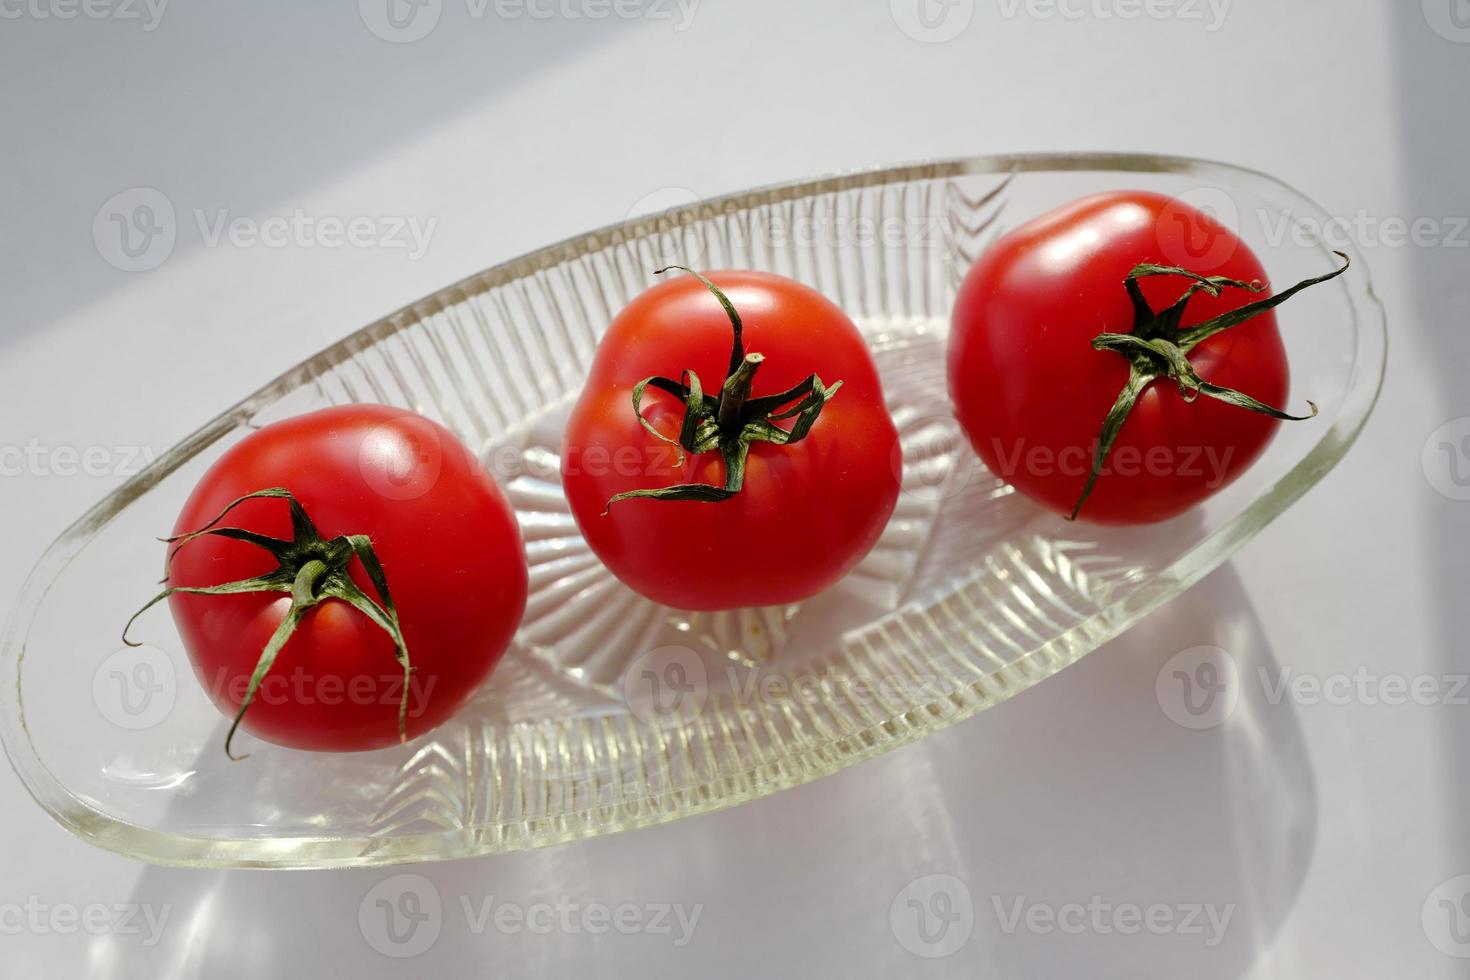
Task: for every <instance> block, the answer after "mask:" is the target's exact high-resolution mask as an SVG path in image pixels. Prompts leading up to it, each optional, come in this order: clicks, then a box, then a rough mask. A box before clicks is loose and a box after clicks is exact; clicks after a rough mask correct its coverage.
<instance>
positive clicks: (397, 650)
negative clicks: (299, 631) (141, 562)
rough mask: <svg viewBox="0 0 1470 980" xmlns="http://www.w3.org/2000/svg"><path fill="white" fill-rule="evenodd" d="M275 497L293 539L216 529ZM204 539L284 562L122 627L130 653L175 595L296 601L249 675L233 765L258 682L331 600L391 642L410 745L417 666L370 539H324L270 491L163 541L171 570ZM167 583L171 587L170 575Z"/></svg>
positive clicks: (297, 508) (195, 591)
mask: <svg viewBox="0 0 1470 980" xmlns="http://www.w3.org/2000/svg"><path fill="white" fill-rule="evenodd" d="M271 498H278V499H283V500H285V501H286V502H287V503H288V504H289V505H290V507H291V528H292V537H291V540H289V541H287V540H284V539H282V538H273V537H270V536H269V535H265V534H259V533H257V532H255V531H249V530H246V529H245V528H241V527H219V526H218V525H219V522H220V521H222V520H224V519H225V518H226V517H227V516H229V513H230V512H231V511H232V510H234V509H235V508H236V507H238V506H240V505H241V504H243V503H244V502H245V501H247V500H260V499H271ZM206 535H209V536H214V537H221V538H229V539H231V540H234V541H243V542H245V543H246V544H251V545H255V546H256V547H258V548H262V549H264V550H266V551H268V552H270V553H271V555H272V556H273V557H274V558H275V559H276V561H277V562H278V563H279V564H278V565H277V567H276V568H275V569H274V570H272V571H270V572H267V573H266V574H264V575H261V576H259V577H257V578H248V579H241V580H239V581H237V582H225V583H223V584H221V585H208V586H174V587H172V588H168V589H165V590H164V591H162V592H160V593H159V594H158V595H156V596H154V597H153V598H152V599H150V600H149V601H148V604H147V605H145V606H144V607H143V608H142V609H139V610H138V611H137V612H136V613H134V614H133V618H132V619H129V620H128V623H127V626H125V627H123V642H124V643H126V644H127V645H128V646H130V647H136V646H139V644H137V643H134V642H133V641H132V640H129V639H128V630H129V629H131V628H132V626H133V623H134V622H135V621H136V620H137V618H138V617H139V616H141V615H143V613H145V612H147V611H148V610H149V609H151V608H153V607H154V606H155V605H157V604H158V603H160V602H162V601H163V600H164V599H167V598H168V597H169V596H171V595H176V594H178V593H185V594H189V595H239V594H241V593H246V592H280V593H284V594H286V595H289V596H290V597H291V606H290V608H289V609H287V610H286V615H285V616H284V617H283V618H282V619H281V622H280V625H279V626H277V627H276V630H275V632H274V633H272V634H271V638H270V640H269V641H268V642H267V643H266V645H265V649H263V650H262V651H261V652H260V658H259V659H258V660H257V661H256V664H255V670H254V671H253V672H252V673H251V675H250V684H249V686H248V687H247V688H246V690H245V696H244V698H242V699H241V701H240V707H239V709H238V710H237V711H236V712H235V717H234V720H233V721H232V722H231V724H230V730H229V733H228V734H227V735H226V736H225V754H226V755H228V756H229V757H230V758H231V759H244V758H246V756H236V755H234V754H233V753H231V752H230V743H231V742H232V741H233V740H234V737H235V730H236V729H237V728H239V727H240V721H241V719H243V718H244V717H245V712H246V710H247V709H248V708H249V707H250V704H251V702H252V701H254V700H255V695H256V692H257V691H258V690H259V689H260V684H261V682H262V681H263V680H264V679H265V676H266V674H268V673H269V672H270V669H271V667H272V666H273V665H274V664H275V662H276V656H277V655H278V654H279V653H280V652H281V648H282V647H284V646H285V645H286V641H287V640H289V639H290V638H291V636H292V634H293V633H295V632H296V627H297V626H298V625H300V623H301V620H302V619H303V618H304V617H305V616H306V614H307V612H308V611H310V610H311V609H312V608H314V607H315V606H317V605H319V604H321V603H322V602H323V601H325V600H327V599H340V600H342V601H343V602H345V603H347V604H348V605H350V606H352V607H353V608H354V609H356V610H358V611H359V612H361V613H362V614H363V615H364V616H366V617H367V618H368V619H370V620H372V621H373V623H374V624H376V625H377V626H378V627H380V628H381V629H382V630H383V631H384V632H386V633H387V634H388V635H389V636H390V637H392V638H393V649H394V652H393V655H394V657H395V658H396V659H397V661H398V665H399V666H400V667H401V668H402V669H403V693H402V695H401V697H400V699H399V703H398V738H399V740H400V741H404V740H406V739H407V737H408V692H409V681H410V676H411V675H412V673H413V667H412V665H411V664H410V663H409V659H408V647H407V645H406V644H405V643H404V641H403V630H402V628H401V627H400V626H399V622H398V610H397V609H396V608H395V607H394V605H393V597H392V595H391V594H390V593H389V592H388V579H387V577H386V576H385V575H384V574H383V566H382V563H381V562H379V561H378V556H377V553H376V552H375V551H374V550H373V545H372V542H371V541H370V540H369V539H368V536H367V535H365V534H343V535H338V536H337V537H335V538H330V539H324V538H323V537H322V536H321V533H320V532H319V531H318V530H317V529H316V525H315V524H313V523H312V520H311V518H310V517H309V516H308V515H307V513H306V509H305V508H304V507H302V506H301V504H300V502H298V501H297V500H296V498H295V497H294V496H292V495H291V491H289V490H286V489H284V488H281V487H272V488H271V489H269V490H259V491H256V492H255V493H251V494H246V495H245V496H243V497H241V498H239V499H238V500H236V501H234V502H233V503H231V504H230V505H229V506H228V507H226V508H225V509H224V510H223V511H221V512H220V515H219V516H218V517H216V518H215V519H214V520H212V521H210V522H209V523H208V524H206V525H205V526H204V527H202V528H200V529H199V530H197V531H191V532H189V533H188V534H180V535H176V536H174V537H171V538H164V539H163V541H164V542H165V543H167V544H170V545H173V548H172V550H170V551H169V554H168V564H167V565H166V566H165V567H166V568H167V567H171V566H172V563H173V559H174V556H175V555H177V554H178V553H179V551H180V549H182V548H184V547H186V546H187V545H188V544H189V543H190V542H192V541H194V540H196V539H198V538H201V537H204V536H206ZM354 556H355V557H356V558H357V559H358V560H359V561H360V562H362V567H363V569H364V570H365V571H366V572H367V575H368V579H369V581H371V582H372V584H373V589H374V590H375V591H376V592H377V593H378V598H376V599H374V598H373V597H372V596H369V595H368V594H367V593H366V592H364V591H363V590H362V589H360V588H358V586H357V583H356V582H354V581H353V580H352V577H351V576H350V575H349V574H348V566H349V565H350V564H351V562H352V559H353V557H354ZM164 581H167V578H166V577H165V579H164Z"/></svg>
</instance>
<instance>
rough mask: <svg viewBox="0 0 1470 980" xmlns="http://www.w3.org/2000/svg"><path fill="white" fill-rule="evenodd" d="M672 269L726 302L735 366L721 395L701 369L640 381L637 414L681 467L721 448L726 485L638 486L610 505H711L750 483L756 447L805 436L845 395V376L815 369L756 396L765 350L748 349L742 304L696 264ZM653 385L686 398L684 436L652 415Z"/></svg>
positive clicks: (636, 394)
mask: <svg viewBox="0 0 1470 980" xmlns="http://www.w3.org/2000/svg"><path fill="white" fill-rule="evenodd" d="M670 269H679V270H681V271H683V272H687V273H689V274H690V275H692V276H694V277H695V278H697V279H698V280H699V281H700V282H702V283H704V285H705V288H707V289H708V290H709V291H710V292H712V293H714V295H715V298H716V299H718V300H719V301H720V305H721V306H723V307H724V308H725V313H726V315H727V316H729V318H730V326H731V327H732V328H733V330H734V335H735V338H734V343H733V345H732V346H731V349H730V367H729V370H728V372H727V373H726V375H725V380H724V383H723V384H722V385H721V386H720V392H719V394H718V395H709V394H706V393H705V392H704V388H703V386H702V385H701V384H700V380H699V375H697V374H695V373H694V372H693V371H685V372H684V373H683V375H681V376H680V378H679V380H677V381H675V380H674V379H672V378H663V377H652V378H645V379H644V380H642V381H640V382H638V384H636V385H634V386H633V412H634V414H636V415H637V416H638V422H639V423H640V424H641V425H642V426H643V428H645V429H647V430H648V431H649V432H650V433H652V434H653V436H654V437H655V438H658V439H660V440H662V441H664V442H667V443H669V444H670V445H672V446H674V447H675V448H676V449H677V450H678V451H679V460H678V465H679V466H683V465H684V459H685V454H686V453H687V454H689V455H691V456H698V455H700V454H702V453H710V452H718V453H719V454H720V456H721V457H722V458H723V460H724V463H725V483H724V486H714V485H712V484H705V483H683V484H679V485H677V486H672V487H660V488H658V489H654V490H630V491H628V492H627V493H620V494H618V495H617V496H615V497H613V498H612V499H611V500H609V501H608V504H607V506H608V509H609V510H610V509H611V508H612V506H613V504H616V503H619V502H621V501H624V500H633V499H637V498H640V497H643V498H649V499H652V500H701V501H706V502H710V503H719V502H721V501H725V500H729V499H730V498H731V497H733V496H735V495H736V494H737V493H739V492H740V489H741V487H743V486H744V485H745V461H746V458H747V457H748V456H749V455H750V447H751V445H752V444H753V443H757V442H769V443H772V444H774V445H777V446H789V445H791V444H792V443H796V442H800V441H801V440H802V439H805V438H806V436H807V433H809V432H810V431H811V428H812V425H813V423H815V422H816V421H817V417H818V416H820V415H821V414H822V409H823V408H824V407H826V404H827V402H828V401H830V400H831V399H832V396H833V395H835V394H837V389H839V388H841V387H842V382H841V381H839V382H837V383H836V384H834V385H832V386H831V387H828V386H826V385H824V384H823V383H822V379H821V378H819V377H817V376H816V375H815V374H812V375H810V376H808V377H807V378H806V379H805V380H803V381H802V382H801V383H800V384H798V385H796V386H795V387H794V388H790V389H788V390H786V391H783V392H781V393H780V394H776V395H766V396H763V397H760V398H752V397H751V394H752V385H753V383H754V381H755V375H756V371H758V370H759V369H760V366H761V362H762V361H764V360H765V358H764V357H762V356H761V355H760V354H747V353H746V352H745V344H744V338H743V336H742V333H743V330H744V326H743V324H742V323H741V320H740V314H739V312H737V311H736V309H735V305H734V304H733V303H731V302H730V298H729V297H728V296H726V295H725V294H724V292H722V291H721V290H720V288H719V287H718V286H716V285H715V284H714V283H712V282H710V281H709V279H707V278H705V277H704V276H703V275H701V274H700V273H698V272H695V271H694V270H693V269H688V268H685V267H684V266H681V265H675V266H669V267H668V268H665V269H660V270H658V272H657V273H655V274H656V275H662V274H663V273H665V272H668V271H669V270H670ZM649 388H656V389H658V390H659V391H662V392H666V393H667V394H670V395H673V396H674V397H675V398H677V399H679V400H680V401H681V402H682V403H683V404H684V418H683V423H682V424H681V425H680V427H679V437H678V438H677V439H671V438H669V437H668V436H666V435H664V434H663V433H662V432H660V431H658V429H656V428H655V427H654V425H653V423H652V422H650V421H649V420H648V419H647V417H645V416H644V414H643V395H644V393H645V392H646V391H647V390H648V389H649ZM785 419H794V420H795V421H794V422H793V423H792V425H791V428H789V429H783V428H781V427H780V426H778V425H776V423H777V422H780V421H783V420H785ZM604 513H606V511H604Z"/></svg>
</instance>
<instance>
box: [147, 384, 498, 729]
mask: <svg viewBox="0 0 1470 980" xmlns="http://www.w3.org/2000/svg"><path fill="white" fill-rule="evenodd" d="M272 487H281V488H285V489H287V490H289V491H290V493H291V494H292V495H293V496H294V497H295V498H296V500H297V501H298V502H299V503H300V505H301V507H302V509H303V510H304V512H305V514H306V515H307V516H308V517H309V519H310V521H311V522H313V523H314V524H315V527H316V529H317V530H318V531H319V532H320V538H321V539H322V541H321V543H320V545H312V546H311V548H310V549H308V550H310V551H311V553H312V554H319V553H325V552H326V551H330V550H331V549H330V548H329V547H328V545H329V544H330V543H331V539H333V538H334V537H336V536H338V535H367V536H368V537H369V538H370V540H371V549H372V552H373V553H375V554H376V557H377V559H378V560H379V562H380V563H381V567H382V574H383V577H384V579H385V580H386V582H387V585H388V587H389V589H390V596H391V600H392V602H391V606H390V605H389V604H388V603H384V602H381V601H380V608H385V609H386V608H392V609H394V610H395V611H396V614H397V617H398V623H399V625H400V627H401V634H402V638H403V646H404V648H405V649H406V651H407V656H408V660H409V662H410V663H411V665H412V668H413V673H412V680H411V682H410V683H409V685H408V700H407V704H406V717H405V719H404V722H405V732H404V734H405V735H406V736H407V737H409V738H412V737H416V736H418V735H421V734H423V733H424V732H427V731H429V730H430V729H432V728H434V727H436V726H438V725H439V724H441V723H443V722H444V721H445V720H446V719H448V718H449V717H450V716H451V715H453V714H454V713H455V712H456V711H458V710H459V709H460V708H461V707H462V706H463V705H464V704H465V702H466V701H468V700H469V698H470V697H471V695H473V694H474V693H475V691H476V690H477V689H478V688H479V687H480V685H481V684H482V683H483V682H484V680H485V678H486V677H487V676H488V675H489V673H490V670H491V668H492V667H494V666H495V663H496V662H497V661H498V660H499V659H500V656H501V654H503V653H504V652H505V650H506V647H507V646H508V645H509V644H510V641H511V637H512V635H513V634H514V632H515V629H516V627H517V624H518V623H519V621H520V617H521V613H522V611H523V609H524V608H525V602H526V565H525V550H524V546H523V545H522V542H521V535H520V530H519V528H518V527H517V525H516V521H515V517H514V515H513V514H512V512H511V509H510V506H509V505H508V503H507V502H506V499H505V497H504V495H503V494H502V493H501V492H500V489H499V488H498V487H497V486H496V484H495V482H494V480H492V479H491V478H490V476H489V475H488V474H487V473H486V472H485V471H484V470H483V469H481V468H480V466H479V464H478V463H477V462H476V460H475V459H474V457H473V456H472V455H471V454H470V453H469V451H468V450H467V449H465V447H464V446H463V445H461V444H460V443H459V442H458V441H457V440H456V439H455V437H454V436H453V435H452V434H450V432H449V431H448V430H447V429H444V428H443V427H442V426H439V425H437V424H435V423H433V422H431V421H429V420H428V419H425V418H422V417H421V416H417V415H413V414H411V413H408V412H405V411H403V410H401V409H395V408H388V407H386V406H380V405H352V406H346V407H341V408H329V409H324V410H322V411H319V412H313V413H311V414H309V415H303V416H301V417H299V418H293V419H289V420H287V421H284V422H278V423H276V424H274V425H270V426H267V427H266V428H264V429H261V430H260V431H258V432H254V433H252V434H251V435H249V436H247V437H246V438H245V439H244V440H242V441H241V442H240V443H238V444H237V445H235V446H233V447H232V448H231V449H230V450H229V451H228V452H226V453H225V455H224V456H223V457H222V458H221V459H220V460H219V461H218V462H217V463H215V464H214V466H213V467H211V468H210V470H209V471H208V472H207V473H206V474H205V475H204V478H203V480H201V481H200V483H199V485H198V487H197V488H196V489H195V490H194V493H193V495H192V496H190V498H189V500H188V502H187V503H186V504H185V506H184V510H183V513H181V514H180V515H179V519H178V523H177V525H176V533H177V534H181V535H182V534H186V533H188V532H191V531H196V530H198V529H200V528H204V527H206V526H207V525H209V524H210V522H211V521H213V520H214V519H215V518H216V517H218V516H219V515H220V513H221V512H222V511H224V510H225V509H226V508H227V507H228V506H229V505H230V503H231V502H232V501H235V500H237V499H238V498H241V497H244V496H246V495H248V494H252V493H255V492H257V491H260V490H264V489H266V488H272ZM226 526H229V527H237V528H244V529H247V530H249V531H252V532H255V533H257V534H263V535H269V536H271V537H273V538H276V539H279V540H280V541H281V542H283V543H284V542H291V541H292V539H293V524H292V518H291V508H290V506H289V504H288V501H287V500H285V499H276V498H265V499H251V500H247V501H245V502H243V503H241V504H240V505H239V506H237V507H235V508H234V509H233V510H231V511H230V512H229V514H228V516H227V517H226V518H225V519H224V520H223V521H221V522H220V523H219V524H218V525H215V527H216V528H219V527H226ZM299 540H300V539H299V536H298V541H299ZM337 554H338V558H339V559H342V555H341V549H340V548H339V549H337ZM291 562H295V563H296V564H300V559H299V557H296V556H293V557H292V558H291V560H290V561H289V562H285V563H283V562H278V560H277V558H276V557H275V556H274V555H273V554H272V553H271V552H270V551H268V550H266V549H265V548H263V547H260V546H257V545H256V544H253V543H250V542H247V541H242V540H236V539H234V538H230V537H226V536H222V535H213V534H211V535H205V536H200V537H196V538H194V539H192V540H190V541H187V542H186V543H183V544H182V545H180V546H179V547H178V549H177V551H176V552H174V553H173V557H172V559H171V563H170V565H169V570H168V578H167V579H166V584H167V585H168V586H170V587H176V586H184V587H189V586H213V585H218V584H220V583H224V582H232V581H236V580H242V579H250V578H253V577H256V576H262V575H267V574H269V573H271V572H272V570H273V569H276V568H278V566H283V565H289V564H291ZM328 564H329V565H330V564H331V562H330V561H329V562H328ZM338 564H340V565H341V567H342V568H343V569H345V576H344V577H349V578H350V580H351V582H352V583H355V585H356V586H357V588H358V589H360V590H361V592H362V593H363V594H365V595H366V596H368V597H371V598H372V599H374V600H381V599H382V597H381V596H380V594H379V592H378V590H377V588H376V585H375V583H374V582H373V580H372V577H371V576H370V575H369V574H367V569H366V568H365V566H364V564H363V561H362V556H361V555H360V554H357V555H354V554H353V553H352V552H351V551H350V550H349V551H348V552H347V554H346V556H345V559H342V560H339V562H338ZM333 574H334V573H333V571H332V570H328V572H327V573H326V574H325V575H323V576H322V577H321V578H319V579H317V580H316V582H315V584H314V586H313V588H314V589H316V590H317V591H318V593H319V595H325V596H327V597H326V598H323V599H321V601H320V602H319V603H318V604H315V605H312V606H311V607H310V608H309V609H308V610H307V611H305V613H304V615H303V616H302V618H301V620H300V623H299V625H298V627H297V628H296V631H295V633H294V635H292V636H291V637H290V639H289V640H287V641H286V643H285V645H284V647H282V648H281V649H280V651H279V654H278V655H277V657H276V659H275V662H274V664H273V665H272V666H271V668H270V670H269V672H268V673H267V674H266V675H265V676H264V678H263V680H262V681H261V684H260V687H259V688H258V689H257V691H256V692H255V695H254V697H253V699H252V700H251V702H250V704H249V706H248V708H247V710H246V711H245V713H244V715H243V719H242V721H241V727H243V728H245V729H246V730H248V731H250V732H252V733H254V734H255V735H258V736H260V737H261V738H264V739H266V740H268V741H271V742H277V743H279V744H281V745H288V746H292V747H295V748H303V749H316V750H323V751H356V750H361V749H375V748H381V747H384V746H389V745H394V744H396V743H397V742H398V741H399V740H400V730H399V710H400V704H401V703H402V694H403V691H404V686H403V668H402V666H401V664H400V662H399V660H398V659H397V656H396V655H397V652H398V651H397V645H396V643H395V640H394V638H393V637H392V635H391V634H390V632H389V631H388V630H386V629H384V628H382V627H381V626H380V625H377V624H375V622H374V621H373V620H372V619H370V618H369V616H368V615H365V614H364V613H363V612H362V611H360V610H359V609H358V608H354V607H353V606H352V605H350V604H349V603H348V602H346V601H343V600H342V599H340V598H333V597H331V596H332V592H333V589H332V588H331V587H330V583H331V582H332V580H333ZM285 577H286V580H287V581H288V582H289V581H291V580H292V575H291V574H290V573H289V571H288V573H287V574H286V576H285ZM288 588H289V586H288ZM349 588H350V587H349ZM169 603H170V607H171V609H172V611H173V615H174V620H175V622H176V623H177V624H178V628H179V632H180V634H181V635H182V637H183V640H184V645H185V647H186V648H187V650H188V652H189V656H190V659H191V660H192V662H193V665H194V669H195V672H196V674H197V676H198V679H199V682H200V683H201V684H202V685H203V686H204V688H205V690H206V691H207V692H208V693H209V695H210V697H211V698H212V699H213V700H214V702H215V703H216V704H217V705H218V706H219V708H220V710H222V711H223V712H224V713H225V714H226V715H229V716H235V715H236V714H237V712H238V711H239V710H240V707H241V703H242V700H243V699H244V697H245V693H246V691H247V689H248V685H249V681H250V677H251V673H252V671H254V670H255V669H256V667H257V662H258V661H259V660H260V658H261V654H262V651H263V650H264V649H265V648H266V646H267V644H268V643H269V642H270V640H271V637H272V634H273V633H274V632H275V631H276V630H277V628H278V627H279V626H280V625H281V623H282V620H283V619H284V618H286V617H287V616H288V614H289V610H290V609H291V606H292V599H291V596H290V595H289V594H283V593H282V592H279V591H266V592H248V593H244V594H231V595H195V594H187V593H176V594H174V595H172V596H171V597H170V599H169ZM226 748H227V750H228V743H227V746H226Z"/></svg>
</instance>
